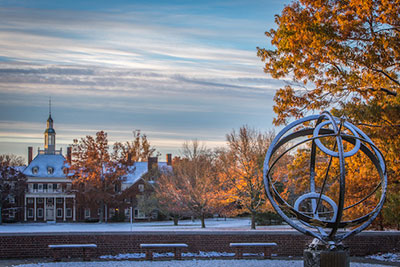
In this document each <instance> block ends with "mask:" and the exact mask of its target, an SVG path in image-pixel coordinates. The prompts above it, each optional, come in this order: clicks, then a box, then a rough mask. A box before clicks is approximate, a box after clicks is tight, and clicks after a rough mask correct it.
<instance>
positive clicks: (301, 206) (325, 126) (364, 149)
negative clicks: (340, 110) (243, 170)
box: [264, 111, 387, 249]
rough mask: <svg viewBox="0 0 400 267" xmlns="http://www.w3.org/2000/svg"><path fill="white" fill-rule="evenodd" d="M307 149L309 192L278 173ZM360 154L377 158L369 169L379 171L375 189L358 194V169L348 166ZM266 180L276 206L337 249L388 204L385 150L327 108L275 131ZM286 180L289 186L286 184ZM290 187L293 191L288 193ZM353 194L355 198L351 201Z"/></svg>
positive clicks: (304, 175)
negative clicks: (286, 160)
mask: <svg viewBox="0 0 400 267" xmlns="http://www.w3.org/2000/svg"><path fill="white" fill-rule="evenodd" d="M328 147H329V148H328ZM301 150H303V151H307V153H308V154H306V155H307V160H305V162H307V165H306V166H305V169H302V170H303V171H302V172H301V173H302V177H301V178H302V179H306V181H302V182H301V184H302V189H304V188H305V192H302V193H298V192H297V193H293V192H294V191H296V190H293V188H292V190H291V189H290V188H289V187H288V185H285V183H286V182H287V181H288V180H287V176H286V178H285V175H283V178H282V175H281V177H280V178H279V179H277V178H275V177H274V175H275V173H276V172H275V171H274V168H277V166H279V162H280V161H281V160H282V159H283V158H284V157H285V156H286V157H289V156H290V157H292V159H293V157H295V156H294V155H295V154H296V153H298V152H299V151H301ZM358 153H361V154H358ZM360 158H364V159H365V160H366V161H370V162H372V165H371V166H373V167H372V168H371V169H372V170H368V174H369V173H370V174H371V175H374V174H375V176H376V181H375V182H371V181H366V183H369V184H368V185H369V187H370V188H371V191H369V192H367V194H366V195H362V196H357V198H355V197H354V196H355V195H357V194H355V193H354V191H356V192H357V191H358V190H357V188H356V186H355V185H354V181H353V184H352V187H353V188H349V187H348V185H347V184H346V182H347V181H348V180H347V179H349V177H350V175H354V173H353V174H349V173H347V166H348V165H349V164H352V163H354V160H359V159H360ZM359 165H360V164H359ZM361 165H362V164H361ZM281 166H282V165H281ZM283 169H285V170H286V169H287V168H285V167H284V168H283ZM295 171H298V172H300V171H299V170H295ZM364 173H365V172H364ZM356 175H357V174H356ZM368 176H369V175H368ZM299 179H300V178H299ZM264 184H265V189H266V193H267V195H268V198H269V200H270V201H271V203H272V206H273V207H274V209H275V210H276V212H277V213H278V214H279V215H280V216H281V217H282V218H283V219H284V220H285V221H286V222H287V223H288V224H289V225H291V226H292V227H293V228H295V229H296V230H298V231H300V232H301V233H303V234H306V235H309V236H312V237H314V238H317V239H319V240H320V241H321V242H322V244H324V245H326V246H327V247H328V248H329V249H335V248H336V247H337V246H338V245H339V244H340V243H341V241H342V240H344V239H345V238H347V237H350V236H352V235H355V234H357V233H359V232H361V231H362V230H364V229H365V228H367V227H368V226H369V225H370V224H371V223H372V221H373V220H374V219H375V218H376V217H377V215H378V213H379V212H380V210H381V209H382V206H383V203H384V200H385V195H386V187H387V174H386V165H385V160H384V157H383V155H382V153H381V152H380V151H379V149H378V148H377V147H376V146H375V145H374V144H373V143H372V141H371V139H370V138H369V137H368V136H367V135H366V134H364V133H363V132H362V131H361V130H360V129H358V128H357V127H355V126H354V125H353V124H351V123H350V122H348V121H346V120H344V119H339V118H336V117H333V116H332V115H331V114H330V113H329V112H326V111H325V112H323V113H321V114H320V115H312V116H308V117H305V118H302V119H299V120H297V121H294V122H293V123H291V124H289V125H288V126H286V127H285V128H284V129H283V130H282V131H281V132H280V133H279V134H278V135H277V136H276V137H275V139H274V140H273V141H272V143H271V145H270V147H269V149H268V152H267V154H266V157H265V161H264ZM285 186H287V187H286V188H287V190H282V187H284V188H285ZM351 189H352V190H351ZM288 192H292V193H293V194H291V195H290V196H289V197H288V195H289V194H288ZM352 192H353V193H352ZM349 198H350V199H351V201H346V199H349ZM371 205H372V207H371V208H369V209H368V208H366V207H367V206H371ZM360 208H362V209H360ZM366 209H367V212H365V210H366ZM360 210H362V211H364V212H365V214H362V213H361V214H360ZM355 215H356V217H355V218H354V216H355Z"/></svg>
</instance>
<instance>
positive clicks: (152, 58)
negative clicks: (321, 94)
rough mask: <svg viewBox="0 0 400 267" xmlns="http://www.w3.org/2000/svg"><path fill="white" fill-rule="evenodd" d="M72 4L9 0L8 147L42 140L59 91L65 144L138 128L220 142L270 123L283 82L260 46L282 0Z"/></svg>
mask: <svg viewBox="0 0 400 267" xmlns="http://www.w3.org/2000/svg"><path fill="white" fill-rule="evenodd" d="M113 3H114V2H113ZM2 5H3V7H2ZM62 5H63V4H61V3H59V2H48V3H46V1H42V2H41V3H39V4H36V3H30V2H26V3H25V4H21V3H18V4H16V3H14V2H13V1H11V2H10V3H8V2H7V3H6V2H0V22H1V23H0V40H1V41H0V143H1V144H0V150H1V149H2V147H7V149H8V147H10V146H9V145H5V144H10V143H12V140H15V142H17V143H18V142H19V143H21V144H22V143H24V144H26V143H29V142H34V143H41V142H42V136H41V135H42V131H43V124H42V123H43V122H44V120H45V119H46V112H47V101H48V97H49V96H51V97H52V99H53V103H54V107H55V108H56V109H57V110H58V113H57V112H56V113H55V114H56V116H57V117H56V118H57V119H59V120H57V119H56V122H57V127H58V128H57V129H56V130H57V133H58V134H60V139H59V141H60V143H61V144H67V143H70V142H71V140H72V139H73V138H79V137H82V136H84V135H86V134H94V133H95V132H96V131H97V130H106V131H109V132H110V136H112V140H113V141H123V140H124V139H125V140H127V139H129V137H130V136H131V131H132V130H133V129H131V128H133V127H135V128H136V129H142V130H144V131H145V132H146V133H148V135H149V137H151V138H152V141H153V144H154V145H156V146H160V147H163V148H165V149H171V148H173V147H175V148H176V147H177V146H179V147H180V145H181V142H183V141H184V140H189V139H193V138H196V139H199V140H203V141H206V142H209V144H210V145H211V146H216V145H220V144H222V143H223V142H224V134H225V133H226V131H229V130H230V129H232V128H235V127H238V126H240V125H241V124H244V123H248V124H252V125H254V124H255V126H261V127H264V128H265V127H268V125H270V122H271V120H272V104H273V103H272V97H273V95H274V92H275V90H276V89H277V88H279V87H282V85H283V82H281V81H276V80H274V79H272V78H271V77H268V76H267V75H265V74H264V73H263V63H262V62H261V61H260V60H259V58H257V56H256V49H255V48H256V46H262V45H263V42H265V37H264V35H263V32H264V31H265V30H267V29H268V28H269V27H271V26H272V25H273V16H272V14H273V13H271V12H272V11H271V8H270V5H277V6H279V5H282V4H281V3H279V4H277V3H273V2H268V4H267V3H262V1H261V2H258V1H253V2H252V3H250V4H249V3H247V2H246V3H245V4H244V3H243V2H242V1H218V2H213V1H210V2H209V3H207V4H204V3H202V2H198V3H192V4H189V3H185V2H182V3H175V4H172V3H167V2H165V3H164V2H158V1H146V2H142V3H141V2H140V1H135V2H134V4H132V3H130V4H128V3H126V2H125V1H123V2H119V1H117V2H116V4H115V5H114V6H112V5H111V2H108V1H106V2H101V3H98V5H97V6H93V7H85V8H79V7H80V5H85V3H81V2H76V3H74V4H71V5H69V6H68V8H62V7H63V6H62ZM268 16H269V17H268ZM57 110H56V111H57ZM39 115H40V116H39ZM74 122H75V124H74ZM13 123H14V124H13ZM15 123H16V124H15ZM266 125H267V126H266ZM0 152H1V151H0Z"/></svg>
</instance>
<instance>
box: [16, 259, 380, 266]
mask: <svg viewBox="0 0 400 267" xmlns="http://www.w3.org/2000/svg"><path fill="white" fill-rule="evenodd" d="M74 266H77V267H192V266H194V267H200V266H201V267H204V266H205V267H208V266H209V267H224V266H229V267H242V266H248V267H265V266H268V267H301V266H303V261H300V260H184V261H175V260H174V261H152V262H151V261H108V262H98V261H97V262H56V263H55V262H51V263H37V264H24V265H18V267H74ZM350 266H351V267H384V266H385V265H376V264H369V263H354V262H353V263H351V264H350ZM386 266H387V265H386Z"/></svg>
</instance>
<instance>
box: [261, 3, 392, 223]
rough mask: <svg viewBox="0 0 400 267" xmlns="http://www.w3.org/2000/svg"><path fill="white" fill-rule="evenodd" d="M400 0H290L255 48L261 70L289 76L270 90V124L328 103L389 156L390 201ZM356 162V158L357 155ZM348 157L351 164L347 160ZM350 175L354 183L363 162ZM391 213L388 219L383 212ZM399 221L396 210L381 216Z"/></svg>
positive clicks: (388, 207)
mask: <svg viewBox="0 0 400 267" xmlns="http://www.w3.org/2000/svg"><path fill="white" fill-rule="evenodd" d="M399 14H400V1H399V0H395V1H389V0H382V1H381V0H371V1H361V0H354V1H339V0H333V1H327V0H324V1H314V0H295V1H293V2H292V3H291V4H290V5H288V6H286V7H285V8H284V9H283V10H282V12H281V14H280V15H276V19H275V22H276V24H277V28H276V29H271V30H269V31H267V32H266V33H265V34H266V36H267V37H268V38H270V40H271V45H272V49H266V48H258V56H259V57H260V58H261V59H262V60H263V61H264V62H265V68H264V71H265V72H266V73H267V74H269V75H271V76H272V77H273V78H277V79H281V78H290V79H292V83H290V84H288V85H287V86H285V87H284V88H281V89H279V90H278V91H277V92H276V94H275V97H274V101H275V105H274V112H275V113H276V114H277V116H276V118H274V123H275V124H276V125H282V124H285V123H287V120H288V119H290V118H291V117H294V118H299V117H302V116H304V115H306V114H307V112H310V111H314V110H321V109H332V110H331V112H332V114H333V115H335V116H337V117H341V116H345V117H347V118H348V119H349V120H351V121H352V122H353V124H355V125H357V126H359V127H360V128H361V129H362V130H363V131H364V132H365V133H367V135H369V136H370V137H371V139H372V140H373V142H374V143H375V144H376V145H377V147H379V148H380V150H381V151H382V152H383V154H384V157H385V159H386V162H387V166H388V169H387V173H388V201H389V202H388V204H389V205H386V206H384V211H383V216H386V215H385V214H395V213H396V212H397V211H398V210H396V208H395V207H396V206H398V205H400V202H399V200H398V198H396V197H395V196H392V195H391V194H397V193H396V192H398V191H399V190H400V162H399V160H398V158H399V157H398V155H399V154H400V138H399V136H400V96H399V92H400V81H399V75H400V45H399V44H400V17H399ZM361 162H362V159H361ZM350 165H351V164H350ZM351 167H352V168H354V170H355V171H350V173H352V175H351V176H349V178H350V179H353V180H352V181H351V183H352V182H353V183H354V184H358V185H359V191H367V190H368V189H369V188H368V186H367V185H368V183H365V182H363V179H364V178H362V177H363V175H360V173H358V171H360V172H361V173H365V174H367V172H365V171H364V166H355V165H352V166H351ZM389 217H390V219H389ZM382 221H386V223H387V224H389V225H390V224H392V225H399V222H400V216H388V217H387V219H386V218H383V219H382Z"/></svg>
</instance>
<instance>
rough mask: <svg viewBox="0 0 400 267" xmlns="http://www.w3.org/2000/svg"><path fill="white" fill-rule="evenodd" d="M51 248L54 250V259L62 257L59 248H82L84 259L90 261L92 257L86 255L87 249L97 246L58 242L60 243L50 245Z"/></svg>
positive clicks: (58, 259) (57, 259)
mask: <svg viewBox="0 0 400 267" xmlns="http://www.w3.org/2000/svg"><path fill="white" fill-rule="evenodd" d="M49 248H50V249H51V250H52V251H53V257H54V261H60V260H61V257H60V255H59V250H62V249H71V248H72V249H74V248H81V249H82V255H83V260H84V261H90V258H89V257H87V255H86V249H94V248H97V245H96V244H58V245H49Z"/></svg>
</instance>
